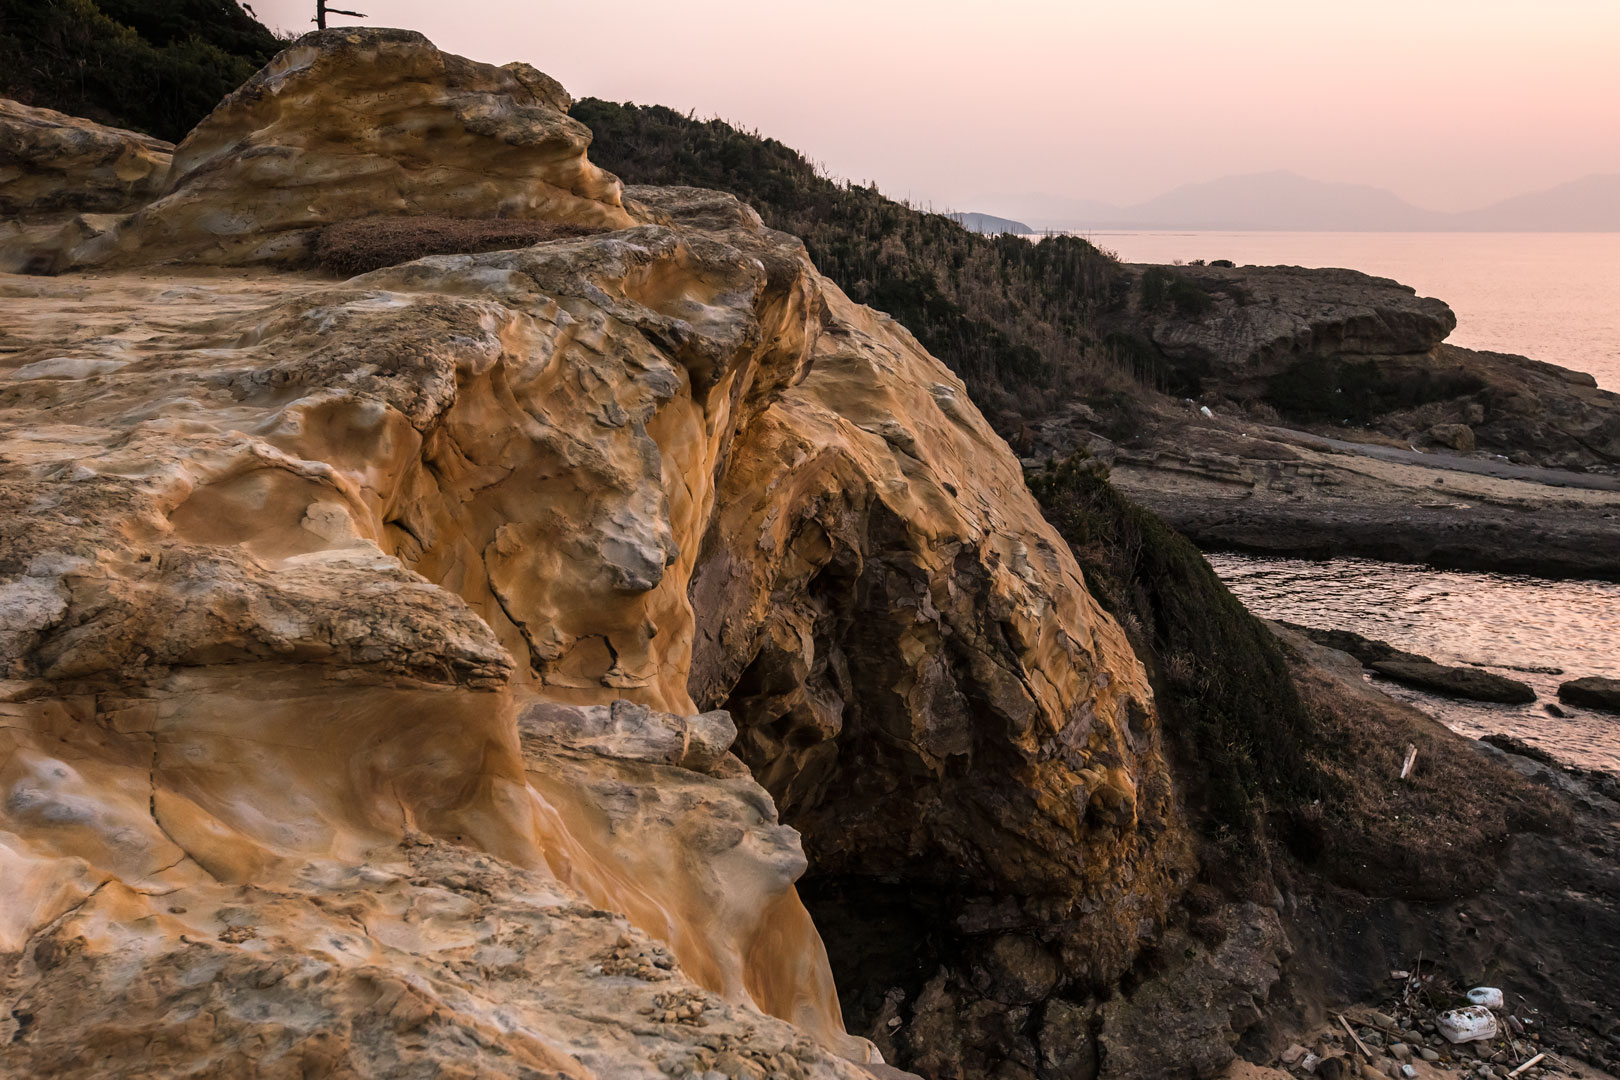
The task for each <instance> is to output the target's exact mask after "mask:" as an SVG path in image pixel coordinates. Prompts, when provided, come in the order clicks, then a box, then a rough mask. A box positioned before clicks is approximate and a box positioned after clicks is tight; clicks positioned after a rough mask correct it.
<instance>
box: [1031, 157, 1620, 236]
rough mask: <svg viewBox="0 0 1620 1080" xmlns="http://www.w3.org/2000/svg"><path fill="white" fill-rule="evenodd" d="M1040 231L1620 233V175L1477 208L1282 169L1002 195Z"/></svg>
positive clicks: (1593, 179) (1572, 184) (1578, 181)
mask: <svg viewBox="0 0 1620 1080" xmlns="http://www.w3.org/2000/svg"><path fill="white" fill-rule="evenodd" d="M1002 201H1004V202H1006V203H1009V204H1013V205H1014V206H1016V207H1019V208H1020V209H1021V210H1022V212H1023V213H1024V215H1025V216H1027V217H1029V218H1030V219H1032V220H1033V221H1034V222H1035V224H1036V228H1037V229H1070V230H1081V229H1096V228H1114V229H1203V230H1217V229H1274V230H1278V231H1291V230H1299V231H1313V232H1316V231H1320V232H1464V231H1466V232H1620V174H1606V175H1594V176H1588V177H1585V178H1583V179H1580V180H1574V181H1571V182H1570V183H1567V184H1560V185H1559V186H1557V187H1554V188H1549V189H1547V190H1546V191H1536V192H1530V193H1529V194H1525V195H1516V196H1514V197H1513V198H1510V199H1503V200H1502V201H1501V202H1497V203H1492V204H1491V205H1490V206H1486V207H1482V208H1480V209H1478V210H1467V211H1462V212H1458V213H1449V212H1445V211H1439V210H1425V209H1423V208H1422V207H1418V206H1413V205H1412V204H1411V203H1409V202H1407V201H1405V200H1404V199H1402V198H1401V197H1400V196H1398V195H1396V194H1395V193H1394V192H1391V191H1386V190H1384V189H1383V188H1377V187H1372V186H1370V185H1367V184H1338V183H1329V182H1327V181H1322V180H1311V179H1309V178H1307V177H1303V176H1300V175H1299V174H1297V173H1292V172H1286V171H1279V172H1264V173H1250V174H1248V175H1244V176H1226V177H1221V178H1220V179H1218V180H1209V181H1206V182H1204V183H1199V184H1185V185H1183V186H1181V187H1178V188H1176V189H1174V190H1173V191H1168V192H1166V193H1165V194H1163V195H1159V196H1157V197H1155V198H1152V199H1148V200H1147V201H1146V202H1141V203H1136V204H1135V205H1132V206H1112V205H1109V204H1107V203H1099V202H1094V201H1090V200H1074V199H1063V198H1060V197H1054V196H1039V195H1032V196H1024V197H1022V198H1016V197H1008V198H1005V199H1004V200H1002Z"/></svg>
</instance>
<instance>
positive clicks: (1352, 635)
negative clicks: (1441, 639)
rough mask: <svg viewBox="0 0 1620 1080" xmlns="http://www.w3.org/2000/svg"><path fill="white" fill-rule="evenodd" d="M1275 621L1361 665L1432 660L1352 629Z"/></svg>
mask: <svg viewBox="0 0 1620 1080" xmlns="http://www.w3.org/2000/svg"><path fill="white" fill-rule="evenodd" d="M1277 621H1278V623H1279V625H1282V626H1286V627H1287V628H1288V629H1290V630H1293V631H1295V632H1296V633H1300V634H1304V635H1305V636H1306V637H1308V638H1310V639H1311V640H1312V641H1314V642H1316V643H1317V644H1318V645H1322V646H1325V647H1326V648H1329V649H1337V650H1338V651H1339V652H1342V653H1349V654H1350V655H1351V656H1353V657H1355V658H1356V659H1357V660H1360V661H1361V664H1362V666H1363V667H1371V666H1372V665H1373V664H1376V663H1379V662H1380V661H1385V660H1398V661H1402V662H1404V663H1413V664H1432V663H1433V662H1434V661H1432V660H1430V659H1429V658H1428V657H1427V656H1419V655H1418V654H1417V653H1409V652H1406V651H1405V650H1404V649H1397V648H1396V647H1395V646H1393V645H1391V644H1390V643H1389V642H1387V641H1380V640H1378V639H1377V638H1369V637H1363V636H1362V635H1361V634H1358V633H1356V632H1355V631H1354V630H1343V629H1331V630H1329V629H1324V628H1322V627H1317V626H1301V625H1300V624H1299V623H1291V622H1287V621H1285V620H1281V619H1279V620H1277Z"/></svg>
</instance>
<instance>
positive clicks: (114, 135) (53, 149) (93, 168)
mask: <svg viewBox="0 0 1620 1080" xmlns="http://www.w3.org/2000/svg"><path fill="white" fill-rule="evenodd" d="M173 154H174V147H173V146H172V145H171V144H169V143H166V142H164V141H163V140H162V139H154V138H152V137H151V136H149V135H142V134H140V133H139V132H134V131H122V130H119V129H117V128H109V127H104V126H102V125H101V124H96V123H92V122H90V121H89V120H81V119H80V118H79V117H76V116H68V115H66V114H64V113H59V112H56V111H55V110H54V109H36V108H33V107H31V106H28V105H22V104H19V103H18V102H15V101H11V100H8V99H5V98H0V215H5V216H7V217H10V216H13V215H21V214H24V213H27V214H30V215H34V216H38V215H45V214H51V213H53V212H62V213H66V212H71V211H89V212H95V213H116V212H119V211H125V210H132V209H134V208H135V207H137V206H139V205H141V204H142V203H145V202H148V201H150V200H151V199H152V198H154V197H155V196H156V195H157V194H158V193H159V192H160V191H161V190H162V189H163V184H164V182H165V181H166V180H167V179H168V175H169V161H170V158H171V157H172V156H173Z"/></svg>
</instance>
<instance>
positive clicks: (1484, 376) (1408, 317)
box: [1105, 266, 1620, 474]
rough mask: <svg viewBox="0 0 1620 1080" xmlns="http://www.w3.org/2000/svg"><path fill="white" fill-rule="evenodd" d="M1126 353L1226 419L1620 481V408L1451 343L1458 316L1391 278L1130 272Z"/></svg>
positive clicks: (1539, 369) (1588, 382)
mask: <svg viewBox="0 0 1620 1080" xmlns="http://www.w3.org/2000/svg"><path fill="white" fill-rule="evenodd" d="M1126 269H1127V272H1128V274H1127V282H1126V288H1127V291H1128V296H1129V299H1128V302H1127V303H1125V304H1124V305H1123V306H1122V307H1121V308H1120V310H1118V311H1116V312H1115V313H1113V314H1112V315H1110V316H1108V318H1107V319H1106V320H1105V322H1106V328H1107V329H1108V330H1109V332H1110V334H1111V335H1112V339H1113V340H1114V341H1115V343H1116V345H1117V346H1118V348H1119V350H1120V351H1122V352H1124V353H1126V354H1129V355H1131V356H1133V357H1134V358H1135V359H1136V361H1137V362H1138V363H1148V364H1149V365H1150V366H1152V367H1154V368H1156V369H1158V370H1159V371H1160V377H1161V378H1162V380H1163V381H1164V382H1165V385H1166V386H1167V387H1168V388H1169V389H1170V390H1171V392H1172V393H1175V394H1177V395H1180V396H1185V397H1196V398H1201V399H1202V400H1204V401H1205V402H1206V403H1207V404H1209V405H1211V406H1214V407H1215V409H1216V411H1218V412H1228V413H1230V412H1232V411H1238V412H1240V413H1249V414H1251V415H1254V416H1256V418H1258V417H1259V416H1260V415H1262V414H1269V415H1272V416H1281V417H1282V418H1283V419H1284V420H1286V421H1288V422H1289V423H1294V424H1304V425H1309V426H1312V427H1313V428H1315V429H1318V430H1321V431H1323V432H1327V431H1330V430H1331V431H1341V430H1342V429H1343V428H1344V427H1346V426H1348V427H1350V428H1352V429H1355V430H1357V431H1370V432H1374V433H1376V434H1377V435H1378V436H1382V437H1384V438H1388V439H1392V440H1399V442H1400V445H1402V446H1406V445H1410V444H1416V445H1423V446H1432V447H1438V448H1442V449H1444V450H1449V451H1454V452H1457V453H1462V454H1470V453H1475V452H1479V453H1482V454H1488V455H1493V456H1499V457H1501V458H1504V459H1505V458H1511V459H1512V460H1513V461H1515V462H1519V463H1522V464H1526V465H1536V466H1543V467H1549V468H1558V469H1576V470H1594V471H1598V472H1606V473H1609V474H1613V473H1614V472H1615V471H1616V470H1620V395H1617V394H1614V393H1611V392H1609V391H1606V390H1601V389H1599V388H1598V386H1597V383H1596V381H1595V380H1594V379H1593V378H1592V376H1590V375H1588V374H1585V373H1583V372H1578V371H1571V370H1569V369H1567V368H1561V367H1558V366H1556V365H1553V364H1548V363H1541V362H1538V361H1535V360H1530V359H1526V358H1525V357H1522V356H1512V355H1508V354H1503V353H1492V352H1481V351H1477V350H1473V349H1464V348H1459V347H1457V346H1454V345H1447V344H1444V339H1445V338H1446V336H1447V335H1448V334H1449V333H1450V332H1451V331H1452V329H1454V328H1455V326H1456V317H1455V316H1454V315H1453V314H1452V312H1451V309H1450V308H1448V307H1447V306H1446V305H1445V304H1444V303H1442V302H1441V301H1439V300H1435V299H1430V298H1427V297H1420V296H1418V295H1417V294H1416V293H1415V292H1414V291H1413V290H1412V289H1411V288H1409V287H1407V286H1405V285H1401V284H1400V283H1398V282H1395V281H1391V280H1389V279H1387V278H1378V277H1372V276H1370V275H1367V274H1361V273H1358V272H1356V271H1353V270H1333V269H1305V268H1302V267H1297V266H1243V267H1215V266H1187V267H1144V266H1132V267H1127V268H1126Z"/></svg>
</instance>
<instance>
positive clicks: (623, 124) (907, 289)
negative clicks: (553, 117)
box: [574, 98, 1128, 434]
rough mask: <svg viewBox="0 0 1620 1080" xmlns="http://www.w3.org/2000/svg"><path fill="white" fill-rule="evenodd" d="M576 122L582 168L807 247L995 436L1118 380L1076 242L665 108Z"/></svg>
mask: <svg viewBox="0 0 1620 1080" xmlns="http://www.w3.org/2000/svg"><path fill="white" fill-rule="evenodd" d="M574 116H575V117H576V118H578V119H579V120H581V121H582V122H584V123H585V124H586V125H587V126H589V127H590V128H591V130H592V131H594V132H595V133H596V141H595V142H594V143H593V144H592V147H591V160H593V161H595V162H596V163H597V164H599V165H602V166H603V167H605V168H607V169H609V170H611V171H612V172H614V173H616V174H618V176H619V177H620V178H621V179H623V180H624V181H625V182H626V183H629V184H686V185H691V186H694V187H706V188H716V189H719V190H721V191H729V192H731V193H733V194H735V195H737V196H739V197H741V198H742V199H743V200H744V201H746V202H748V203H749V204H750V205H752V206H753V207H754V208H755V209H756V210H758V211H759V212H760V214H761V216H763V217H764V219H765V222H766V224H767V225H770V226H771V227H773V228H777V229H781V230H783V231H784V232H790V233H794V234H795V235H797V236H800V237H803V239H804V242H805V245H806V246H807V247H808V248H809V251H810V256H811V258H812V259H814V260H815V262H816V265H817V266H818V267H819V268H820V269H821V271H822V272H823V273H825V274H826V275H827V276H828V277H830V278H832V279H833V281H835V282H837V283H838V285H839V286H840V287H841V288H843V289H844V291H845V292H847V293H849V294H850V296H851V297H853V298H854V299H856V300H859V301H861V302H862V303H866V304H870V305H872V306H873V307H875V308H878V309H879V310H882V311H886V312H888V313H889V314H891V315H893V316H894V317H895V318H896V319H898V320H899V321H900V322H901V323H902V324H903V325H904V326H906V327H907V328H908V329H909V330H911V331H912V333H914V334H916V335H917V338H918V339H919V340H920V341H921V342H922V343H923V345H925V346H926V347H927V348H928V349H929V351H930V352H932V353H934V355H936V356H938V357H939V358H940V359H942V360H944V361H945V362H946V363H947V364H949V365H950V366H951V368H952V369H953V370H954V371H956V372H957V373H958V374H959V375H961V376H962V378H963V379H964V380H965V381H966V382H967V383H968V385H969V388H970V390H971V391H972V392H973V396H974V398H975V399H976V400H977V401H978V403H979V405H980V407H981V408H983V409H984V411H985V413H986V415H988V416H989V417H990V419H991V420H992V421H993V422H995V423H996V424H997V426H998V427H1000V428H1001V429H1002V431H1003V432H1004V433H1009V434H1011V432H1012V429H1015V428H1016V426H1017V424H1018V423H1019V422H1020V420H1028V419H1031V418H1034V417H1038V416H1039V415H1041V414H1042V413H1043V412H1045V411H1046V410H1047V409H1049V408H1050V407H1051V406H1052V405H1054V404H1057V403H1059V402H1061V401H1062V400H1064V399H1065V398H1067V397H1069V396H1074V395H1080V396H1095V395H1100V394H1106V393H1108V392H1109V391H1111V390H1118V389H1123V388H1124V384H1125V383H1126V382H1128V380H1127V379H1125V378H1123V377H1122V376H1121V374H1120V369H1119V367H1118V366H1117V365H1116V363H1115V358H1114V355H1113V352H1112V350H1111V349H1110V348H1108V347H1107V346H1106V345H1104V344H1102V343H1101V342H1099V341H1098V338H1097V334H1096V326H1097V320H1098V317H1099V316H1100V314H1101V313H1102V312H1103V311H1105V310H1107V309H1108V308H1109V307H1110V306H1112V305H1113V304H1115V303H1116V302H1117V301H1118V296H1117V291H1118V290H1119V289H1120V288H1121V287H1122V282H1121V278H1120V275H1119V274H1118V270H1117V264H1116V262H1115V261H1114V260H1113V259H1112V258H1111V257H1110V256H1108V255H1106V254H1104V253H1103V252H1101V251H1098V250H1097V249H1096V248H1095V247H1093V246H1092V245H1091V244H1089V243H1087V242H1086V241H1084V240H1081V239H1079V238H1078V237H1071V236H1055V237H1051V238H1049V239H1047V240H1045V241H1043V242H1041V243H1038V244H1037V243H1032V242H1030V241H1028V240H1024V239H1022V238H1020V237H1016V236H994V237H992V236H981V235H979V234H977V233H973V232H970V231H968V230H967V229H965V228H963V227H962V226H961V225H959V224H957V223H956V222H955V221H952V220H951V219H950V218H947V217H945V216H944V215H942V214H931V213H926V212H924V211H921V210H918V209H916V208H914V207H911V206H908V205H906V204H904V203H900V202H896V201H894V200H892V199H888V198H886V197H884V196H883V195H882V194H881V193H880V192H879V191H878V190H877V189H876V188H874V187H865V186H861V185H856V184H843V183H839V182H837V181H834V180H830V179H828V178H826V177H824V176H822V175H821V174H820V173H819V172H817V170H816V169H815V167H814V166H813V165H811V163H810V162H808V161H806V160H805V158H804V157H803V156H802V155H800V154H799V153H798V152H797V151H795V150H793V149H791V148H789V147H787V146H785V145H783V144H782V143H780V142H777V141H776V140H775V139H768V138H762V137H761V136H759V135H758V134H757V133H750V132H744V131H739V130H738V129H736V128H734V127H732V126H731V125H729V124H726V123H723V122H722V121H719V120H694V119H692V118H690V117H687V116H682V115H681V114H680V113H677V112H675V111H674V110H672V109H666V108H664V107H662V106H657V105H653V106H638V105H628V104H626V105H616V104H613V103H612V102H606V101H600V100H597V99H595V98H586V99H585V100H583V101H580V102H579V103H578V104H576V105H575V106H574Z"/></svg>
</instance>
